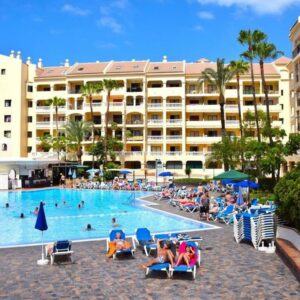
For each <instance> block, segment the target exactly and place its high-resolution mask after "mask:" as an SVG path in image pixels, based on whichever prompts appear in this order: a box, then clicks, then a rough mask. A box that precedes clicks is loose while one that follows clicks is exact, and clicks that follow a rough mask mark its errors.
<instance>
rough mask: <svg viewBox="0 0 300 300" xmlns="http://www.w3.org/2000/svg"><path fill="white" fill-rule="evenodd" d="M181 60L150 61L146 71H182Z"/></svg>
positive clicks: (182, 64)
mask: <svg viewBox="0 0 300 300" xmlns="http://www.w3.org/2000/svg"><path fill="white" fill-rule="evenodd" d="M183 72H184V63H183V62H180V61H178V62H157V63H156V62H151V63H149V66H148V68H147V73H183Z"/></svg>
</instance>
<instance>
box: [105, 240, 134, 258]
mask: <svg viewBox="0 0 300 300" xmlns="http://www.w3.org/2000/svg"><path fill="white" fill-rule="evenodd" d="M130 247H131V245H130V243H129V242H127V241H124V249H123V250H125V249H129V248H130ZM116 251H117V247H116V243H115V242H110V243H109V249H108V251H107V254H106V256H107V257H112V256H113V255H114V254H115V252H116Z"/></svg>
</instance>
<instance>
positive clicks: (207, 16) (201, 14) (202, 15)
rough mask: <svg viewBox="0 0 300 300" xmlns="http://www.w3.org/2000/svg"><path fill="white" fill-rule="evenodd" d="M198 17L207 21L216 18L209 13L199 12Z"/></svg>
mask: <svg viewBox="0 0 300 300" xmlns="http://www.w3.org/2000/svg"><path fill="white" fill-rule="evenodd" d="M197 16H198V17H199V18H200V19H205V20H212V19H214V18H215V16H214V15H213V14H212V13H211V12H209V11H199V12H198V13H197Z"/></svg>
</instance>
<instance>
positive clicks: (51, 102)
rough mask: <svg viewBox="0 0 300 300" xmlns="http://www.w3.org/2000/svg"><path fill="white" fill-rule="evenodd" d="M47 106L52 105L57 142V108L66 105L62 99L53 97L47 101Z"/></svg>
mask: <svg viewBox="0 0 300 300" xmlns="http://www.w3.org/2000/svg"><path fill="white" fill-rule="evenodd" d="M47 102H48V104H49V105H53V106H54V108H55V124H56V140H57V142H58V140H59V139H58V107H59V106H65V105H66V100H65V99H63V98H59V97H53V98H51V99H49V100H48V101H47ZM59 148H60V147H59V146H58V147H57V159H59V151H60V149H59Z"/></svg>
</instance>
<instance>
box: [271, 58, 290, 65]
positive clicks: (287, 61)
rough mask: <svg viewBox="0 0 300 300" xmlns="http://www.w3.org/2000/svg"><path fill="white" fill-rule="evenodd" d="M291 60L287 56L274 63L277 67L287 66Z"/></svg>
mask: <svg viewBox="0 0 300 300" xmlns="http://www.w3.org/2000/svg"><path fill="white" fill-rule="evenodd" d="M290 61H291V59H290V58H288V57H286V56H281V57H279V58H277V59H276V60H275V61H274V63H275V65H287V64H288V63H290Z"/></svg>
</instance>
